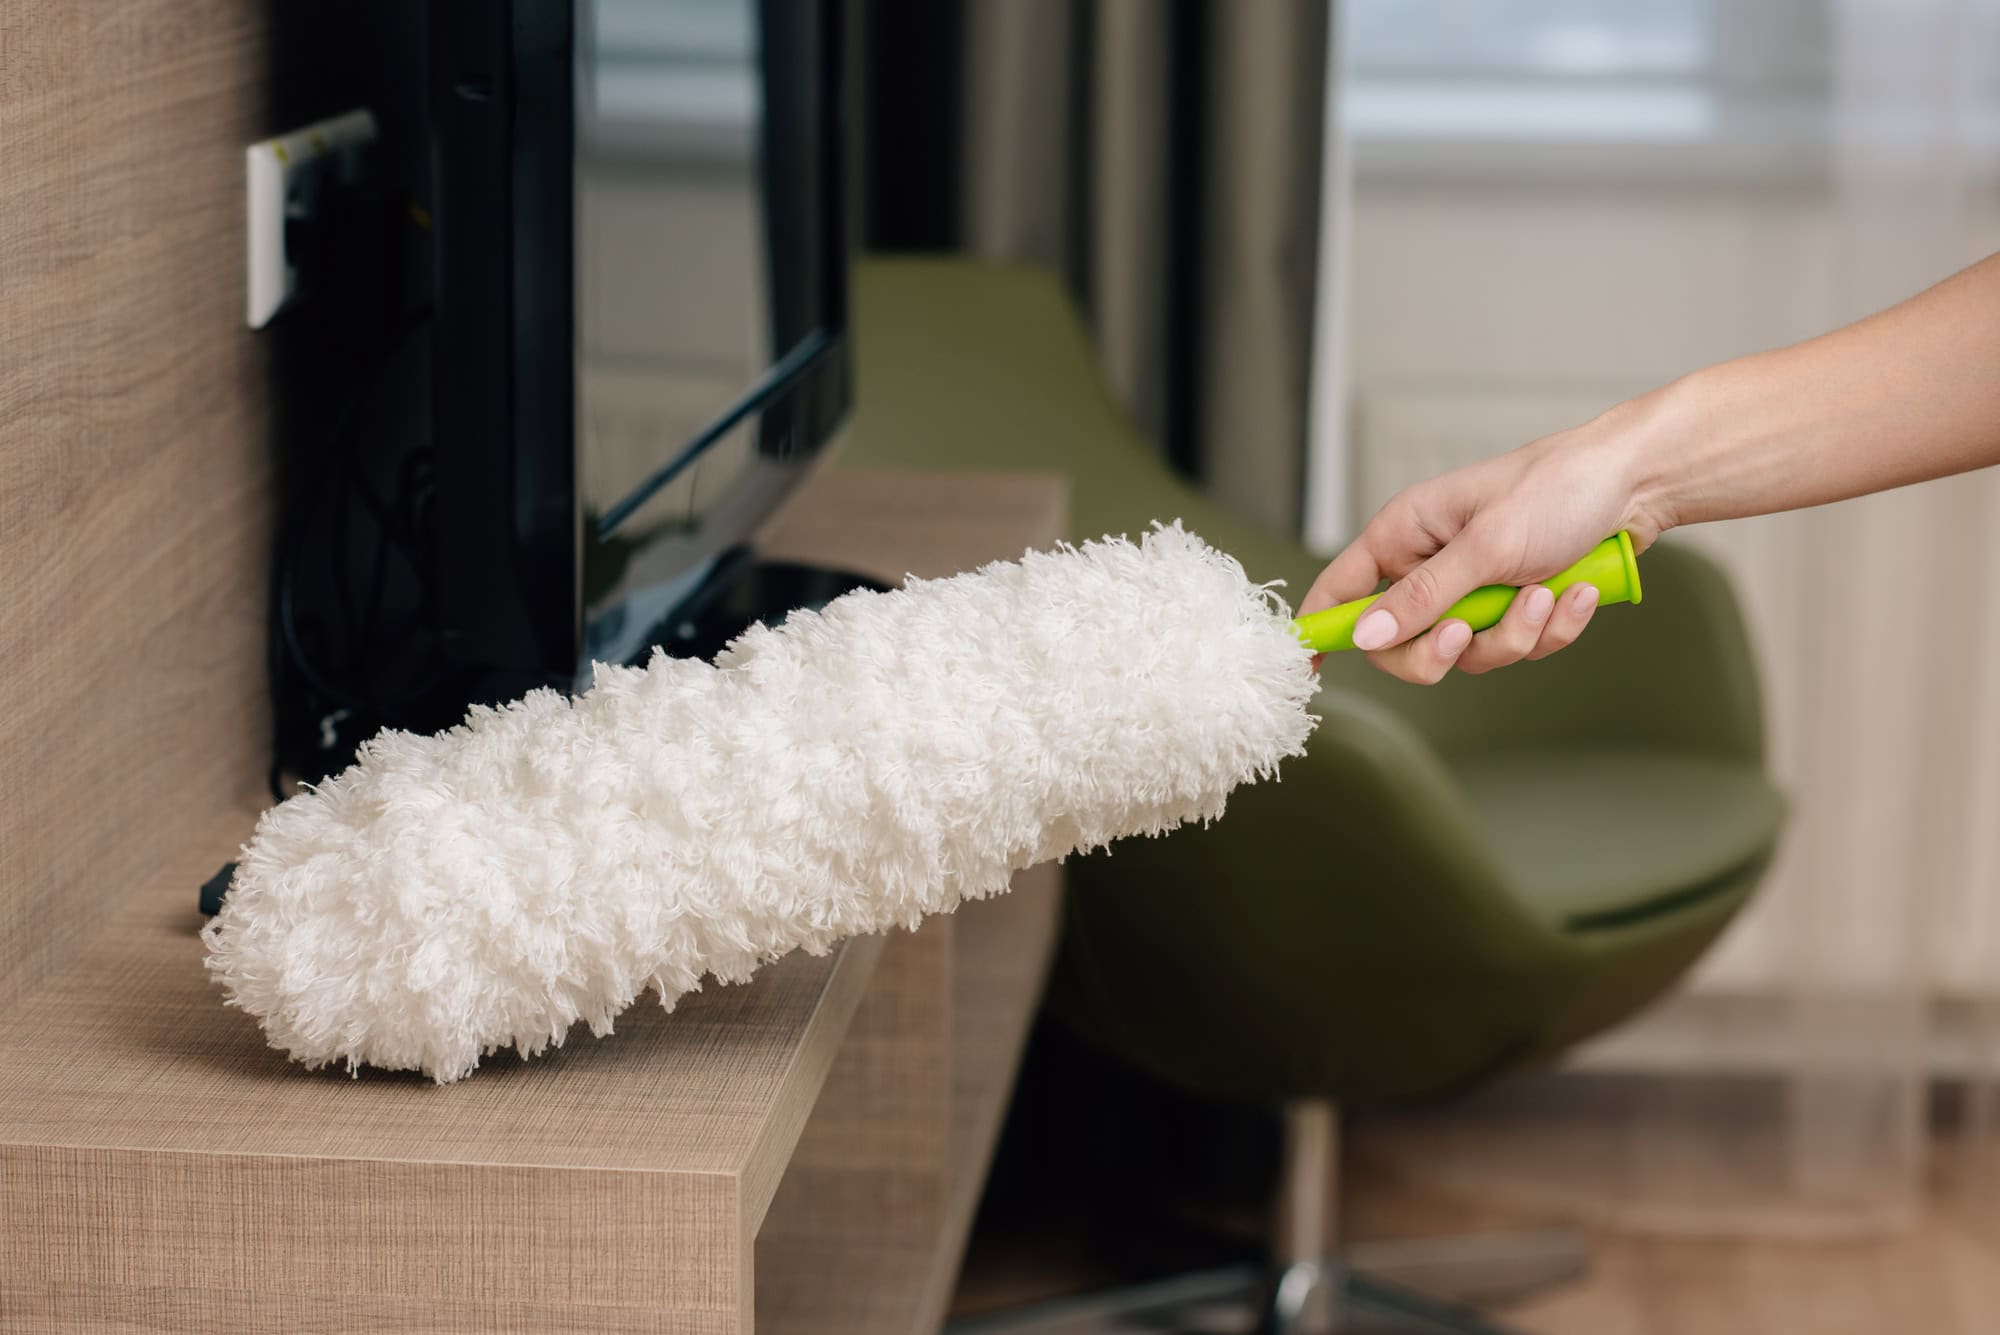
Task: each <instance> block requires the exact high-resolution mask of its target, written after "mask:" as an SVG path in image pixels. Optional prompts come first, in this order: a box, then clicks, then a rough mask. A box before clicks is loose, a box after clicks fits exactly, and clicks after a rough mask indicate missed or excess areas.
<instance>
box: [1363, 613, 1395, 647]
mask: <svg viewBox="0 0 2000 1335" xmlns="http://www.w3.org/2000/svg"><path fill="white" fill-rule="evenodd" d="M1395 638H1396V617H1395V614H1394V613H1391V612H1385V611H1383V610H1382V609H1381V608H1379V607H1378V608H1376V609H1375V610H1374V611H1372V612H1370V613H1369V614H1368V615H1367V616H1364V617H1362V618H1361V620H1360V621H1359V622H1357V623H1356V624H1355V627H1354V647H1355V648H1356V649H1380V648H1383V647H1385V646H1386V645H1388V643H1389V642H1390V641H1391V640H1394V639H1395Z"/></svg>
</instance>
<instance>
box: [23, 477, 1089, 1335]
mask: <svg viewBox="0 0 2000 1335" xmlns="http://www.w3.org/2000/svg"><path fill="white" fill-rule="evenodd" d="M1062 514H1063V496H1062V491H1061V487H1060V485H1059V484H1058V483H1057V482H1055V481H1053V480H1051V479H1047V478H1041V477H1026V476H1023V477H991V476H987V477H982V476H969V475H956V476H946V475H921V474H860V473H854V474H850V473H839V472H836V473H831V474H829V475H827V476H825V477H822V478H820V479H818V480H817V481H816V482H815V483H813V484H812V486H811V488H810V489H809V491H808V493H807V495H806V496H805V497H803V498H802V499H801V500H800V501H799V502H798V503H796V504H794V505H793V506H792V507H791V509H790V510H789V511H788V513H787V515H785V516H783V517H781V519H780V520H779V522H778V523H777V524H776V525H775V526H774V530H773V533H772V536H771V541H770V542H769V544H768V547H769V550H770V551H771V552H772V553H773V554H774V555H781V556H787V557H793V558H798V559H811V560H817V561H821V562H825V563H829V564H842V565H847V566H849V567H851V568H854V569H858V570H860V571H862V572H864V573H869V574H874V575H877V576H878V577H882V578H888V579H895V578H900V577H901V576H902V575H903V574H904V573H906V572H914V573H917V574H920V575H926V576H935V575H942V574H947V573H951V572H952V571H955V570H959V569H964V568H968V567H970V566H974V565H977V564H980V563H982V562H984V561H986V560H990V559H994V558H997V557H1003V556H1014V555H1018V554H1019V552H1020V551H1021V550H1022V549H1023V548H1026V547H1028V546H1041V545H1046V544H1047V543H1049V542H1051V541H1053V540H1054V539H1055V538H1056V537H1057V536H1059V534H1060V531H1061V522H1062ZM253 817H254V812H252V811H250V810H248V809H241V810H230V811H218V812H215V813H213V819H212V821H210V822H207V823H205V824H203V825H202V826H201V827H199V828H192V829H189V830H187V831H186V832H185V833H186V837H187V841H188V850H186V851H183V850H178V849H177V850H173V851H172V853H171V855H170V856H168V857H167V858H166V859H165V863H164V865H163V866H162V868H161V869H160V874H157V875H154V876H151V877H148V878H145V879H143V880H142V881H140V882H139V883H136V884H134V885H133V886H132V887H131V889H130V891H129V892H128V893H125V894H122V895H119V896H117V897H115V898H116V902H117V903H118V905H119V907H118V908H117V910H116V911H115V912H114V913H113V914H111V915H110V916H109V918H108V919H107V921H106V922H105V923H104V925H103V927H102V928H101V929H100V930H99V931H98V932H96V933H95V934H94V935H92V936H90V937H89V938H88V939H87V940H86V941H85V943H84V944H83V946H82V948H81V949H79V950H77V951H76V952H75V953H74V955H73V956H72V957H71V958H69V959H67V960H65V961H63V962H61V963H59V964H58V965H56V966H54V967H53V968H52V969H50V970H49V971H48V972H47V973H46V974H45V975H44V976H43V977H42V978H41V979H40V980H39V981H38V982H37V983H35V984H34V985H32V986H30V987H29V988H28V989H27V991H26V992H25V993H24V995H23V996H22V997H21V999H20V1000H19V1002H18V1003H17V1004H16V1005H15V1006H13V1007H12V1008H11V1009H9V1010H8V1011H6V1012H5V1013H4V1015H0V1329H5V1330H7V1331H9V1332H14V1331H42V1330H49V1331H85V1330H88V1331H107V1330H130V1331H141V1330H144V1331H153V1330H158V1331H185V1330H197V1329H198V1330H204V1331H229V1330H264V1329H284V1330H287V1331H313V1330H351V1329H357V1328H367V1329H374V1328H390V1329H396V1330H401V1331H419V1330H422V1331H472V1330H479V1331H521V1332H531V1331H532V1332H537V1333H538V1335H546V1333H547V1332H562V1331H579V1332H581V1331H642V1330H643V1331H671V1332H676V1333H677V1335H709V1333H710V1332H714V1333H715V1335H722V1333H724V1332H729V1333H732V1335H733V1333H735V1332H741V1331H747V1330H750V1329H752V1326H753V1320H755V1324H756V1327H757V1328H759V1329H800V1330H806V1329H810V1330H814V1331H816V1332H823V1333H826V1335H831V1333H832V1332H837V1331H841V1330H854V1331H867V1332H869V1335H877V1332H883V1331H888V1330H899V1329H909V1330H923V1329H934V1328H935V1325H936V1322H937V1317H938V1313H940V1312H941V1311H942V1306H943V1303H944V1301H945V1298H946V1297H947V1296H948V1292H949V1284H950V1282H951V1275H952V1272H954V1271H955V1268H956V1265H957V1259H958V1251H959V1248H960V1247H962V1245H963V1239H964V1233H965V1229H966V1227H967V1225H968V1223H969V1218H970V1211H971V1203H972V1201H973V1200H974V1199H976V1194H977V1190H978V1185H979V1181H980V1180H981V1179H982V1178H983V1174H984V1166H985V1163H986V1161H987V1158H988V1156H989V1155H990V1153H991V1145H992V1140H993V1135H994V1131H995V1128H996V1127H997V1125H998V1119H999V1115H1000V1109H1001V1107H1002V1105H1003V1104H1004V1102H1005V1098H1006V1093H1007V1090H1008V1088H1009V1086H1010V1085H1011V1081H1012V1073H1013V1067H1014V1063H1015V1061H1016V1060H1017V1058H1018V1052H1019V1047H1020V1043H1021V1039H1022V1035H1023V1034H1024V1032H1025V1027H1026V1024H1027V1022H1028V1017H1029V1015H1030V1013H1031V1011H1032V1007H1033V1004H1034V999H1035V995H1036V993H1037V991H1038V989H1039V986H1040V981H1041V974H1042V969H1043V966H1044V964H1045V961H1046V956H1047V950H1048V945H1049V942H1050V941H1051V940H1052V935H1053V929H1054V921H1055V918H1054V914H1055V905H1056V895H1057V885H1056V878H1055V876H1054V874H1053V869H1046V868H1044V869H1036V870H1035V871H1034V872H1030V873H1026V874H1024V877H1023V880H1022V882H1021V888H1022V893H1019V894H1017V895H1014V896H1009V897H1006V898H1003V899H1000V900H996V901H992V902H990V903H987V904H981V905H975V906H971V907H969V908H967V909H966V910H965V911H963V912H962V913H960V914H958V915H956V916H954V917H947V918H940V919H936V920H934V921H933V922H932V923H931V924H929V925H927V926H926V927H925V929H924V930H923V931H920V932H917V933H914V934H906V935H898V936H895V937H893V938H888V939H883V938H869V939H865V940H859V941H854V942H850V943H848V944H846V945H845V946H843V947H841V948H839V949H837V950H835V951H834V952H833V953H832V954H830V955H827V956H824V957H820V958H812V957H807V956H793V957H789V958H787V959H785V960H782V961H780V962H778V963H777V964H774V965H772V966H770V967H768V968H766V969H764V970H762V971H760V972H759V973H758V975H757V977H756V978H755V979H754V980H753V981H752V982H751V983H749V984H747V985H745V986H740V987H717V986H711V987H710V988H709V989H708V990H706V991H704V992H701V993H699V994H696V995H694V996H691V997H688V998H686V999H684V1000H683V1001H682V1002H681V1003H680V1006H679V1008H678V1009H677V1010H676V1011H675V1012H674V1013H673V1014H672V1015H671V1016H669V1015H667V1014H665V1013H664V1012H662V1011H661V1010H660V1009H659V1008H658V1007H657V1005H654V1004H652V1003H651V1002H650V1001H648V1000H644V999H642V1000H641V1001H640V1002H639V1003H638V1004H636V1005H635V1006H634V1007H633V1008H632V1010H631V1011H630V1012H628V1013H627V1015H626V1016H625V1017H623V1019H621V1021H620V1023H619V1026H618V1031H617V1033H616V1034H615V1035H614V1036H612V1037H609V1038H606V1039H604V1040H602V1041H597V1040H593V1039H592V1038H591V1037H590V1036H589V1034H588V1032H587V1031H585V1030H582V1029H580V1028H579V1029H577V1030H575V1031H573V1032H572V1036H571V1039H570V1042H569V1044H568V1045H567V1046H566V1047H564V1048H562V1049H560V1050H558V1051H556V1052H553V1053H551V1054H550V1055H548V1056H546V1057H543V1058H540V1059H537V1060H533V1061H526V1062H523V1061H520V1060H518V1059H515V1058H511V1057H502V1058H496V1059H492V1060H489V1061H488V1062H487V1063H486V1064H485V1065H483V1066H482V1067H481V1069H480V1070H479V1072H478V1073H476V1074H475V1075H474V1076H473V1077H471V1078H470V1079H468V1080H466V1081H463V1082H461V1083H459V1084H456V1085H452V1086H447V1087H437V1086H434V1085H432V1084H431V1083H429V1082H428V1081H426V1080H424V1079H422V1078H421V1077H418V1076H414V1075H410V1074H387V1073H382V1072H374V1071H364V1072H363V1073H362V1075H361V1076H360V1078H358V1079H354V1078H349V1077H348V1076H346V1075H345V1074H341V1073H336V1072H331V1071H322V1072H317V1073H308V1072H305V1071H303V1070H301V1069H300V1068H298V1067H297V1066H295V1065H293V1064H291V1063H289V1062H288V1061H286V1060H285V1059H284V1057H283V1056H282V1055H280V1054H278V1053H276V1052H273V1051H272V1050H271V1049H270V1048H268V1047H267V1046H266V1045H265V1044H264V1041H263V1038H262V1035H261V1034H260V1033H259V1032H258V1031H257V1029H256V1027H255V1025H254V1024H253V1023H252V1022H251V1021H250V1020H249V1019H248V1018H247V1017H245V1016H243V1015H241V1014H240V1013H238V1012H235V1011H232V1010H229V1009H227V1008H225V1007H224V1006H223V1005H222V1003H221V998H220V994H219V993H218V992H217V991H216V990H215V989H214V988H213V987H212V986H211V985H210V984H209V982H208V981H207V978H206V976H205V974H204V971H203V969H202V966H201V945H200V942H199V940H198V938H197V935H196V933H197V930H198V928H199V925H200V919H199V917H198V915H197V914H196V913H195V912H194V910H193V907H192V906H193V902H194V886H195V884H196V882H197V881H198V880H199V878H200V875H201V874H206V873H205V870H204V871H202V872H200V873H198V874H197V873H192V868H194V867H202V868H210V867H212V866H213V865H214V864H215V863H219V862H221V861H222V860H224V859H225V858H226V857H227V856H228V855H229V850H230V849H232V848H233V847H234V846H235V845H236V844H237V843H239V842H240V841H241V840H242V838H243V837H244V836H245V835H246V834H247V833H248V830H249V826H250V821H251V820H252V819H253ZM79 819H80V820H82V821H87V817H83V816H80V817H79ZM79 837H84V838H87V837H88V836H87V832H80V833H79ZM202 850H205V852H204V851H202ZM823 1087H824V1089H823ZM828 1184H836V1185H837V1186H838V1187H839V1188H840V1189H839V1191H836V1192H833V1193H832V1194H828V1193H827V1192H826V1191H824V1190H822V1188H825V1187H827V1186H828ZM856 1193H859V1195H860V1196H861V1197H863V1198H865V1199H866V1200H868V1201H869V1202H871V1203H872V1204H871V1208H872V1214H870V1213H868V1212H864V1213H862V1214H860V1215H855V1214H851V1213H850V1214H847V1215H845V1216H844V1217H842V1218H840V1219H839V1220H837V1221H833V1223H831V1224H830V1223H829V1221H828V1217H827V1215H826V1213H825V1212H826V1208H827V1206H828V1205H829V1204H830V1203H832V1202H834V1201H836V1200H838V1199H846V1200H849V1201H852V1200H853V1199H855V1196H856ZM767 1216H768V1218H767ZM760 1233H761V1235H762V1236H760ZM912 1238H915V1239H917V1241H915V1242H913V1241H912ZM857 1249H858V1250H859V1251H861V1252H868V1251H870V1250H871V1249H872V1251H873V1252H874V1253H875V1254H876V1255H878V1256H893V1257H897V1258H900V1259H899V1260H898V1261H897V1262H896V1264H893V1265H888V1264H886V1263H885V1268H882V1269H880V1270H878V1271H876V1272H874V1273H876V1275H877V1277H878V1278H879V1279H880V1280H881V1281H882V1283H881V1284H879V1285H872V1286H867V1287H868V1290H869V1292H868V1295H866V1296H867V1297H868V1300H869V1301H868V1302H865V1303H864V1302H860V1301H858V1300H856V1299H854V1298H853V1297H851V1295H852V1294H853V1293H854V1292H855V1289H856V1286H855V1285H854V1284H853V1283H852V1282H851V1281H852V1280H853V1279H854V1278H856V1277H859V1276H860V1275H861V1274H862V1272H861V1271H859V1270H857V1269H856V1268H855V1266H854V1263H853V1256H854V1255H855V1254H856V1251H857ZM753 1255H754V1258H755V1275H756V1278H755V1282H754V1284H753V1282H752V1274H753V1267H752V1259H753ZM877 1301H880V1302H881V1303H883V1304H885V1305H884V1306H882V1307H881V1308H880V1309H879V1310H880V1311H883V1312H888V1311H892V1310H893V1312H895V1313H896V1314H898V1318H897V1323H895V1324H867V1323H868V1322H869V1321H871V1320H873V1313H874V1312H875V1311H877V1310H878V1309H876V1308H873V1307H871V1306H870V1305H869V1304H870V1303H873V1302H877ZM760 1307H762V1308H765V1309H767V1310H766V1312H765V1313H764V1315H763V1317H762V1318H761V1319H760V1318H759V1317H758V1313H757V1311H756V1309H757V1308H760ZM815 1310H817V1312H818V1318H819V1319H816V1320H815V1319H811V1318H810V1315H809V1314H811V1313H813V1312H814V1311H815ZM840 1313H846V1314H848V1316H849V1317H851V1320H848V1319H841V1318H839V1314H840ZM857 1322H858V1323H859V1324H856V1323H857Z"/></svg>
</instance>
